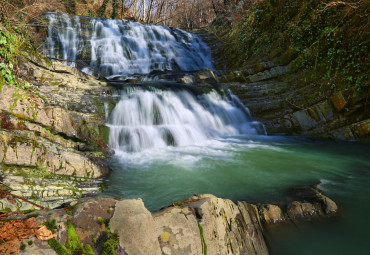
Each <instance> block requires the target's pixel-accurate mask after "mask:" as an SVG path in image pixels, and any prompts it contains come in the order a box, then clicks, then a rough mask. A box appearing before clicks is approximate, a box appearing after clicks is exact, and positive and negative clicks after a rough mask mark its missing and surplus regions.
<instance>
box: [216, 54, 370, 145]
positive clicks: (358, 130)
mask: <svg viewBox="0 0 370 255" xmlns="http://www.w3.org/2000/svg"><path fill="white" fill-rule="evenodd" d="M294 64H295V62H294V61H293V62H291V63H290V64H289V65H285V66H284V65H283V66H282V65H277V64H275V63H273V62H261V63H258V64H255V65H252V66H248V67H247V68H244V69H242V70H239V71H226V72H222V71H219V75H220V80H221V81H222V82H224V83H226V84H227V85H228V87H229V88H230V89H231V90H232V91H233V93H234V94H236V95H237V96H238V97H239V98H240V99H241V100H242V102H243V103H244V104H245V105H246V106H247V107H248V108H249V109H250V110H251V113H252V115H253V117H254V118H255V119H257V120H259V121H261V122H262V123H263V124H264V125H265V126H266V129H267V132H268V134H287V135H306V136H315V137H324V138H331V139H344V140H362V141H369V139H370V118H369V117H370V116H369V111H368V110H366V109H367V108H366V105H367V99H366V98H367V97H366V95H361V96H358V97H357V98H355V99H354V98H352V99H351V100H348V96H347V95H346V93H345V92H341V91H339V92H336V93H334V94H330V95H327V96H321V97H316V96H315V94H316V92H315V90H316V88H315V87H314V86H311V85H308V86H307V85H300V84H299V75H298V74H297V73H296V72H295V71H294V70H295V69H294Z"/></svg>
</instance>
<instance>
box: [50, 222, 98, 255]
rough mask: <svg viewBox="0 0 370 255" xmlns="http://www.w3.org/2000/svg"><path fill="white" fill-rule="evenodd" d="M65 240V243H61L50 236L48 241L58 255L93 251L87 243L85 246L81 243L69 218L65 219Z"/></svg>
mask: <svg viewBox="0 0 370 255" xmlns="http://www.w3.org/2000/svg"><path fill="white" fill-rule="evenodd" d="M67 225H68V230H67V241H66V245H65V246H64V245H62V244H61V243H60V242H59V241H58V240H56V239H55V238H52V239H50V240H49V241H48V243H49V245H50V246H51V247H52V248H53V249H54V250H55V251H56V253H57V254H58V255H75V254H79V255H93V254H94V252H93V250H92V248H91V246H90V245H89V244H86V245H85V247H84V245H83V244H81V242H80V239H79V237H78V235H77V232H76V229H75V228H74V226H73V224H72V223H71V221H70V220H68V221H67Z"/></svg>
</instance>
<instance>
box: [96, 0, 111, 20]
mask: <svg viewBox="0 0 370 255" xmlns="http://www.w3.org/2000/svg"><path fill="white" fill-rule="evenodd" d="M109 1H110V0H104V2H103V4H102V5H101V7H100V8H99V13H98V14H99V17H100V18H105V16H104V15H105V11H106V10H107V5H108V3H109Z"/></svg>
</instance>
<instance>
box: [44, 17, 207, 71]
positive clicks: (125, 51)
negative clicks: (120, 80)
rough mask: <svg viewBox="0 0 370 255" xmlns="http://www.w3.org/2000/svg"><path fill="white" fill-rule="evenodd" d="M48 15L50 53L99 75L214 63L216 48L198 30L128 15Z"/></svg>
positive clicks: (202, 66)
mask: <svg viewBox="0 0 370 255" xmlns="http://www.w3.org/2000/svg"><path fill="white" fill-rule="evenodd" d="M45 15H46V18H47V20H48V22H49V27H48V37H47V39H46V42H45V47H44V51H45V53H46V55H47V56H48V57H50V58H52V59H59V60H64V61H62V62H64V63H65V64H68V65H71V66H75V67H77V68H79V69H81V70H82V71H84V72H86V73H89V74H93V75H95V76H103V77H107V76H111V75H129V74H148V73H150V72H152V71H155V70H160V71H166V70H169V71H172V70H175V71H177V70H179V71H195V70H200V69H205V68H212V62H211V51H210V48H209V47H208V46H207V45H206V44H205V43H204V42H203V41H202V39H201V37H200V36H199V35H197V34H192V33H188V32H186V31H183V30H180V29H175V28H170V27H165V26H158V25H152V24H141V23H138V22H133V21H127V20H111V19H99V18H91V17H85V16H71V15H67V14H62V13H46V14H45Z"/></svg>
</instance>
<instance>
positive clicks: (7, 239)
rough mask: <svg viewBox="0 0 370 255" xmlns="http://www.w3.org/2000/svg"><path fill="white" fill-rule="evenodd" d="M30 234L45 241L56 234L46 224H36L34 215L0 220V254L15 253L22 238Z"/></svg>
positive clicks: (26, 237) (27, 237) (28, 236)
mask: <svg viewBox="0 0 370 255" xmlns="http://www.w3.org/2000/svg"><path fill="white" fill-rule="evenodd" d="M0 216H1V215H0ZM2 217H5V215H4V216H2ZM5 219H6V218H5ZM32 236H36V238H37V239H39V240H42V241H45V240H49V239H51V238H54V237H56V234H53V232H52V231H50V230H49V229H47V228H46V226H44V225H40V224H37V223H36V218H35V217H32V218H29V219H25V220H10V221H7V222H4V221H3V222H0V242H3V243H2V244H0V254H2V255H3V254H4V255H5V254H17V253H18V252H19V246H20V243H21V242H22V240H25V239H29V238H30V237H32Z"/></svg>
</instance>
